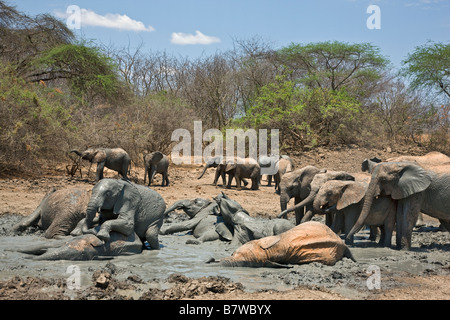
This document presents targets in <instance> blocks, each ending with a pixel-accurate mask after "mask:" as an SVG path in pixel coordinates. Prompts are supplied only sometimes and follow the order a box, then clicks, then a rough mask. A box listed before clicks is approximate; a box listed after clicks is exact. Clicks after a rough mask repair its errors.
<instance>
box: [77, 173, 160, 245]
mask: <svg viewBox="0 0 450 320" xmlns="http://www.w3.org/2000/svg"><path fill="white" fill-rule="evenodd" d="M165 209H166V204H165V203H164V200H163V198H162V197H161V195H159V193H157V192H156V191H154V190H152V189H150V188H147V187H144V186H141V185H138V184H135V183H132V182H131V181H128V180H123V179H120V180H118V179H102V180H100V181H99V182H97V183H96V184H95V186H94V188H93V189H92V195H91V198H90V199H89V202H88V205H87V210H86V218H84V219H83V220H81V221H80V222H79V223H78V225H77V227H76V228H75V230H74V231H72V233H71V234H72V235H80V234H86V233H92V234H95V235H97V237H98V238H99V239H101V240H103V241H105V242H108V241H109V238H110V232H112V231H116V232H119V233H122V234H124V235H125V236H129V235H131V234H132V233H133V232H136V234H137V235H138V236H139V238H140V239H141V241H142V242H143V243H144V241H145V240H147V242H148V244H149V246H150V248H151V249H155V250H159V241H158V233H159V229H160V228H161V225H162V223H163V218H164V211H165ZM97 212H99V213H100V228H95V229H94V228H93V221H94V217H95V215H96V213H97ZM97 229H98V230H97Z"/></svg>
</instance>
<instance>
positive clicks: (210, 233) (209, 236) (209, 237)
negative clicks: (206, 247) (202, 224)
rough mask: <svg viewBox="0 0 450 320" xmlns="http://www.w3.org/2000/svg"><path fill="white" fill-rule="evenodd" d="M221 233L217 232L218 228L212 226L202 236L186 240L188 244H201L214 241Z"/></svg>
mask: <svg viewBox="0 0 450 320" xmlns="http://www.w3.org/2000/svg"><path fill="white" fill-rule="evenodd" d="M219 238H220V237H219V234H218V233H217V232H216V228H211V229H210V230H207V231H206V232H205V233H203V234H202V235H201V236H200V237H198V238H197V239H189V240H187V241H186V244H201V243H203V242H207V241H214V240H219Z"/></svg>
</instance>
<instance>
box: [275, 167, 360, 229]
mask: <svg viewBox="0 0 450 320" xmlns="http://www.w3.org/2000/svg"><path fill="white" fill-rule="evenodd" d="M329 180H353V181H354V180H355V177H354V176H353V175H351V174H350V173H347V172H345V171H327V170H321V171H320V172H318V173H317V174H315V175H314V177H313V178H312V180H311V182H310V185H309V194H308V195H307V196H306V197H304V198H303V200H302V201H300V202H299V203H297V204H295V205H294V206H293V207H291V208H289V209H286V210H284V211H283V212H281V213H280V214H279V216H278V217H281V216H285V215H286V214H287V213H289V212H292V211H295V215H296V224H299V223H302V222H306V221H309V220H311V218H312V216H313V215H314V210H313V207H312V204H313V201H314V197H315V196H316V194H317V192H319V189H320V187H321V186H322V185H323V184H324V183H325V182H327V181H329ZM303 207H305V209H306V210H305V211H306V212H305V215H304V216H303V217H302V219H299V218H298V217H297V212H301V210H303ZM328 220H329V218H328ZM328 224H329V225H330V223H329V222H328Z"/></svg>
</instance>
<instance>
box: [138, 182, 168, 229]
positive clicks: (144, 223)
mask: <svg viewBox="0 0 450 320" xmlns="http://www.w3.org/2000/svg"><path fill="white" fill-rule="evenodd" d="M134 186H135V187H136V189H137V191H138V192H139V194H140V196H141V201H140V203H139V204H138V207H137V208H136V217H135V231H136V234H137V235H138V236H139V237H144V236H145V232H146V231H147V229H148V227H149V226H151V225H156V224H162V221H163V217H164V212H165V211H166V204H165V202H164V199H163V198H162V197H161V195H160V194H159V193H158V192H156V191H155V190H152V189H150V188H148V187H144V186H141V185H138V184H134Z"/></svg>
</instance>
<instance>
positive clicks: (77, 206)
mask: <svg viewBox="0 0 450 320" xmlns="http://www.w3.org/2000/svg"><path fill="white" fill-rule="evenodd" d="M89 198H90V192H89V191H87V190H84V189H80V188H68V189H61V190H56V189H53V190H52V191H50V192H49V193H47V194H46V195H45V197H44V198H43V199H42V201H41V203H40V204H39V206H38V207H37V208H36V210H34V211H33V213H31V214H30V215H29V216H27V217H25V218H23V219H22V220H21V221H20V222H19V223H17V224H16V225H15V226H13V228H12V231H13V232H16V233H17V232H21V231H24V230H25V229H26V228H28V227H31V226H37V227H39V228H40V229H43V230H45V234H44V235H45V237H46V238H49V239H50V238H56V237H58V236H66V235H68V234H70V232H71V231H72V230H73V229H74V228H75V227H76V225H77V223H78V222H79V221H80V220H81V219H83V218H84V217H85V216H86V208H87V204H88V201H89Z"/></svg>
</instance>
